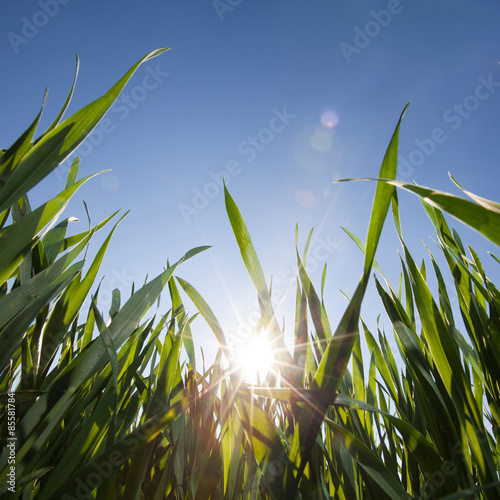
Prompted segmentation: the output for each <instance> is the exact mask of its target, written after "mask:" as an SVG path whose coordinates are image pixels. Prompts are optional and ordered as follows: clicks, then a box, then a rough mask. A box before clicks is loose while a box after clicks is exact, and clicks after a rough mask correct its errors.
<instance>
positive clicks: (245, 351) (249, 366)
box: [236, 334, 274, 384]
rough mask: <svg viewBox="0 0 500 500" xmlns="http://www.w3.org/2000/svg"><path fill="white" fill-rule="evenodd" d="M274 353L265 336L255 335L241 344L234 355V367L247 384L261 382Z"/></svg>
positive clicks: (269, 367) (270, 364)
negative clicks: (239, 371) (235, 366)
mask: <svg viewBox="0 0 500 500" xmlns="http://www.w3.org/2000/svg"><path fill="white" fill-rule="evenodd" d="M273 362H274V353H273V349H272V347H271V344H270V343H269V340H268V339H267V338H266V336H265V335H262V334H260V335H256V336H254V337H252V338H251V339H249V340H248V342H246V343H245V344H242V345H241V347H240V348H239V349H238V352H237V354H236V365H237V367H238V368H239V370H241V374H242V377H243V378H244V379H245V380H246V381H247V382H249V383H252V384H256V383H257V382H258V381H259V380H260V381H262V380H263V379H264V378H265V377H266V376H267V374H268V373H269V371H270V370H271V368H272V365H273Z"/></svg>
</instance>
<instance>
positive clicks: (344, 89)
mask: <svg viewBox="0 0 500 500" xmlns="http://www.w3.org/2000/svg"><path fill="white" fill-rule="evenodd" d="M0 36H1V43H0V54H1V60H2V63H3V66H2V67H3V71H2V72H1V74H0V82H1V89H2V114H1V120H0V132H1V135H0V137H1V147H3V148H6V147H8V146H10V145H11V144H12V143H13V142H14V140H15V139H16V138H17V137H18V136H19V135H20V134H21V133H22V132H23V131H24V130H25V128H26V127H27V126H28V124H29V123H30V122H31V121H32V120H33V118H34V116H35V115H36V113H37V112H38V110H39V107H40V105H41V101H42V97H43V92H44V89H45V87H48V88H49V95H48V101H47V105H46V108H45V112H44V116H43V118H42V122H41V127H40V132H41V131H42V130H43V129H44V128H45V127H47V126H48V125H49V124H50V123H51V122H52V120H53V119H54V117H55V116H56V114H57V112H58V111H59V109H60V106H61V105H62V103H63V102H64V99H65V96H66V93H67V91H68V89H69V87H70V85H71V82H72V79H73V74H74V67H75V53H78V55H79V57H80V61H81V65H80V73H79V78H78V82H77V87H76V91H75V94H74V98H73V101H72V104H71V106H70V109H69V112H68V114H67V115H66V116H69V114H71V113H73V112H75V111H77V110H78V109H80V108H81V107H82V106H83V105H85V104H87V103H88V102H90V101H92V100H94V99H96V98H97V97H99V96H101V95H102V94H103V93H105V92H106V91H107V90H108V88H109V87H111V86H112V85H113V84H114V83H115V82H116V81H117V80H118V79H119V78H120V77H121V76H122V75H123V74H124V73H125V72H126V70H127V69H128V68H129V67H130V66H132V65H133V64H134V63H135V62H136V61H137V60H138V59H139V58H140V57H142V56H144V55H145V54H146V53H148V52H149V51H151V50H153V49H156V48H159V47H171V50H169V51H167V52H166V53H164V54H162V55H161V56H160V57H158V58H155V59H153V60H152V61H149V62H148V63H146V64H144V65H143V66H141V67H140V68H139V70H138V71H137V72H136V74H135V75H134V76H133V78H132V79H131V81H130V82H129V84H128V85H127V87H126V88H125V91H124V94H123V96H122V97H121V98H120V99H119V100H118V101H117V103H116V104H115V106H114V107H113V108H112V109H111V110H110V112H109V113H108V115H107V121H106V122H103V124H102V125H101V127H100V128H99V130H98V131H96V132H94V134H93V136H92V137H91V138H90V139H89V140H88V141H87V143H85V144H84V145H83V146H82V147H81V148H80V151H79V153H80V155H81V169H80V175H81V176H83V175H88V174H90V173H94V172H97V171H100V170H103V169H108V168H111V169H112V172H111V173H107V174H105V175H102V176H101V177H98V178H96V179H94V180H92V181H90V182H89V183H88V184H87V185H86V186H85V187H84V188H82V189H81V190H80V191H79V192H78V193H77V195H76V196H75V198H74V200H73V201H72V202H71V203H70V205H69V207H68V209H67V211H66V213H65V216H66V217H67V216H70V215H74V216H76V217H78V218H79V219H80V221H81V222H79V223H74V225H73V229H72V230H73V231H74V232H78V231H81V230H83V229H84V228H86V225H87V222H86V217H85V212H84V210H83V203H82V200H85V201H86V202H87V204H88V206H89V209H90V213H91V216H92V221H93V222H94V223H97V222H99V221H100V220H102V219H103V218H105V217H106V216H107V215H108V214H110V213H111V212H113V211H115V210H117V209H123V210H129V209H130V210H131V212H130V214H129V215H128V216H127V217H126V219H125V220H124V221H123V222H122V224H121V225H120V227H119V229H118V231H117V232H116V233H115V236H114V237H113V240H112V243H111V246H110V249H109V251H108V253H107V256H106V258H105V261H104V263H103V267H102V271H103V272H102V274H104V275H105V278H104V281H103V285H102V294H101V296H102V303H101V307H102V308H106V307H107V305H109V297H110V294H111V290H112V289H113V288H114V287H118V288H120V289H121V291H122V294H123V295H124V296H128V290H129V289H130V286H131V283H132V281H135V282H136V283H142V282H143V281H144V279H145V276H146V274H149V277H150V278H152V277H154V276H156V275H157V274H158V273H159V272H161V270H162V269H163V267H164V266H165V265H166V263H167V258H168V259H170V261H171V262H173V261H175V260H177V259H178V258H179V257H180V256H181V255H182V254H183V253H185V252H186V251H187V250H189V249H190V248H192V247H194V246H199V245H205V244H208V245H212V246H213V248H212V249H211V250H209V251H207V252H205V253H204V254H202V255H199V256H198V257H197V258H196V259H193V260H191V261H189V262H187V263H185V264H183V265H182V267H181V268H179V270H178V275H179V276H182V277H183V278H184V279H187V280H188V281H189V282H191V283H192V284H193V285H194V286H195V287H197V288H198V290H199V291H200V293H201V294H202V295H203V296H204V297H205V298H206V300H207V301H208V302H209V304H210V305H211V306H212V308H213V309H214V312H215V313H216V315H217V316H218V317H219V318H220V321H221V323H222V324H223V326H224V328H225V329H226V331H232V332H236V331H237V330H238V324H239V323H241V322H243V323H245V322H247V321H249V317H251V314H252V312H253V311H254V309H255V293H254V292H253V289H252V285H251V282H250V280H249V279H248V277H247V275H246V271H245V269H244V266H243V264H242V262H241V259H240V256H239V252H238V249H237V246H236V243H235V241H234V238H233V236H232V233H231V229H230V226H229V222H228V220H227V216H226V214H225V210H224V201H223V196H222V189H221V187H220V181H221V178H222V176H223V175H224V176H225V177H226V182H227V184H228V188H229V190H230V192H231V194H232V195H233V197H234V198H235V200H236V202H237V204H238V205H239V207H240V209H241V211H242V213H243V215H244V217H245V219H246V221H247V224H248V227H249V230H250V232H251V234H252V237H253V241H254V244H255V246H256V248H257V252H258V253H259V256H260V258H261V262H262V265H263V268H264V271H265V274H266V277H267V278H269V277H270V276H271V274H272V275H273V280H274V289H275V290H276V292H277V293H278V294H280V293H281V294H282V295H286V290H287V289H288V288H289V284H290V282H292V283H293V273H294V270H295V268H296V265H295V254H294V229H295V224H296V223H298V224H299V231H300V242H301V245H303V243H304V241H305V238H306V236H307V233H308V231H309V230H310V228H311V227H313V226H314V227H315V228H316V230H315V234H316V239H315V240H314V243H313V246H312V248H311V252H310V256H311V258H312V260H311V269H310V274H311V276H312V278H313V281H314V282H315V283H316V284H317V285H318V286H319V283H320V279H321V269H322V266H323V265H324V263H325V262H327V263H328V275H327V287H326V296H325V302H326V304H327V309H328V312H329V315H330V320H331V322H332V323H333V325H334V326H336V324H337V323H338V320H339V319H340V316H341V313H342V312H343V309H344V308H345V305H346V302H345V299H344V298H343V297H342V295H341V294H340V292H339V290H343V291H348V290H350V291H351V292H352V291H353V290H354V288H355V286H356V284H357V282H358V280H359V277H360V275H361V271H362V255H361V254H360V252H359V251H358V250H357V248H356V247H355V245H354V244H353V243H351V242H350V241H349V240H348V238H347V237H346V236H345V235H344V233H343V231H342V230H341V229H340V226H344V227H347V228H349V229H350V230H351V231H353V232H354V233H355V234H357V235H358V236H360V237H362V238H364V237H365V234H366V228H367V224H368V220H369V214H370V208H371V203H372V199H373V194H374V189H375V184H373V183H342V184H333V183H332V181H333V180H335V179H339V178H345V177H364V176H369V177H374V176H376V175H377V173H378V170H379V167H380V163H381V160H382V158H383V154H384V151H385V148H386V147H387V144H388V142H389V140H390V137H391V135H392V132H393V130H394V127H395V125H396V122H397V119H398V117H399V114H400V112H401V111H402V109H403V107H404V106H405V104H406V103H407V102H408V101H409V100H411V101H412V103H411V106H410V108H409V110H408V112H407V114H406V116H405V118H404V120H403V124H402V128H401V134H400V158H401V160H400V165H399V168H400V173H399V175H398V177H399V178H400V179H401V180H405V181H408V182H411V181H415V182H417V183H419V184H421V185H425V186H430V187H434V188H438V189H442V190H445V191H451V192H454V193H457V189H456V188H455V187H454V185H453V184H452V182H451V181H450V179H449V177H448V172H451V173H452V174H453V175H454V177H455V178H456V179H457V180H458V181H459V182H461V184H462V185H463V186H465V187H466V188H467V189H468V190H470V191H473V192H475V193H477V194H479V195H481V196H483V197H486V198H490V199H495V200H497V201H498V200H499V196H498V193H499V189H498V188H499V186H500V182H499V180H500V173H499V164H498V158H499V153H500V141H499V140H498V139H499V134H500V121H499V118H498V117H499V112H500V65H499V60H500V4H498V2H497V1H496V0H488V1H487V0H482V1H481V0H479V1H475V2H472V1H465V0H462V1H458V0H453V1H451V0H443V1H440V2H435V1H430V0H413V1H412V0H399V1H398V0H389V1H386V0H384V1H375V2H370V1H352V2H333V1H325V0H323V1H316V2H309V3H306V2H299V1H284V0H283V1H278V0H275V1H269V0H268V1H264V0H254V1H250V0H219V1H214V2H212V1H204V2H202V1H198V2H185V1H181V0H168V1H166V0H164V1H159V0H156V1H143V2H132V1H124V0H120V1H117V0H113V1H111V0H110V1H106V2H97V1H86V2H83V1H77V0H72V1H71V0H58V1H57V0H45V1H44V0H40V1H31V0H30V1H23V2H13V1H10V2H3V5H2V16H1V17H0ZM64 168H65V167H64V166H63V167H62V168H61V169H59V170H57V171H55V172H54V173H52V174H51V175H50V177H49V178H47V179H46V180H45V181H44V182H43V183H42V184H41V185H40V186H38V187H37V188H35V189H34V190H33V192H32V193H31V202H32V206H38V205H39V204H40V203H41V202H43V201H45V200H47V199H48V196H51V197H52V196H55V195H56V194H57V193H58V192H59V191H60V190H62V189H63V187H64V180H63V179H64V177H63V175H62V174H63V173H64ZM400 199H401V213H402V222H403V232H404V234H405V236H406V238H407V239H408V243H409V246H410V248H411V249H412V250H413V251H414V252H415V254H416V255H417V256H423V255H424V254H425V249H424V247H423V245H422V242H421V240H423V241H425V242H426V243H427V244H428V245H429V246H430V247H431V248H434V249H435V246H433V243H432V240H431V238H430V236H431V235H432V226H431V224H430V222H428V221H427V220H426V218H425V215H424V213H423V210H422V209H421V207H420V205H419V202H418V200H417V199H415V197H414V196H413V195H410V194H405V193H401V195H400ZM455 225H457V226H458V224H455ZM460 234H461V235H463V239H464V240H465V242H466V243H470V244H471V246H473V247H474V248H475V249H476V250H477V251H478V252H479V255H480V257H481V258H482V259H483V260H484V261H485V266H486V269H487V271H490V273H491V274H493V277H496V278H497V279H498V276H499V272H498V265H496V264H495V263H494V262H493V260H492V259H491V258H490V257H489V256H488V255H487V254H486V250H492V251H494V252H496V253H497V254H498V253H500V251H499V250H498V249H497V248H493V245H492V244H491V245H490V244H489V243H488V242H487V241H486V240H484V239H483V238H481V237H479V236H477V235H476V234H475V233H473V232H472V231H469V230H467V229H462V228H460ZM104 236H105V235H101V241H102V238H103V237H104ZM93 248H94V250H95V249H97V242H95V243H94V247H93ZM397 250H399V243H398V241H397V239H396V237H395V232H394V230H393V228H392V223H391V220H390V219H388V224H387V228H386V230H384V234H383V239H382V242H381V248H380V250H379V252H378V254H377V260H378V261H379V263H380V265H381V267H382V269H384V271H386V274H387V275H388V276H389V277H390V278H391V279H392V281H393V283H394V285H396V284H397V281H396V280H397V278H398V276H399V264H398V262H399V258H398V254H397ZM436 253H437V249H436ZM371 288H372V290H371V291H370V292H369V293H368V296H367V299H366V304H365V307H364V309H363V311H362V315H363V317H364V318H365V320H366V321H367V322H368V323H369V324H370V325H374V324H375V322H376V317H377V314H378V313H379V312H381V311H382V307H381V303H380V301H379V299H378V298H377V297H376V296H375V293H374V292H373V287H371ZM290 292H291V294H290V299H291V300H289V302H290V303H292V304H293V297H294V293H295V291H294V287H292V288H291V289H290ZM283 314H284V315H285V324H286V325H289V326H291V325H292V323H293V314H292V313H291V309H290V304H288V305H285V307H284V308H283ZM196 324H197V325H198V326H197V327H196V328H194V334H195V342H196V345H197V346H200V345H202V346H206V345H207V343H208V342H211V341H212V339H213V337H212V336H211V334H209V333H208V332H207V330H206V327H205V326H204V325H203V322H202V320H201V319H198V320H196ZM386 325H387V323H386Z"/></svg>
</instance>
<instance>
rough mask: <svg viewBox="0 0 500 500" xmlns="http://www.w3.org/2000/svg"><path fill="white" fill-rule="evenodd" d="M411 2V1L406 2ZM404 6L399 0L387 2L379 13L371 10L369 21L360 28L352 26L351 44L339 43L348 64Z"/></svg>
mask: <svg viewBox="0 0 500 500" xmlns="http://www.w3.org/2000/svg"><path fill="white" fill-rule="evenodd" d="M408 1H409V2H411V1H412V0H408ZM403 9H404V6H403V5H401V2H400V0H389V1H388V2H387V5H386V8H385V9H381V10H379V11H375V10H371V11H370V16H371V19H370V20H369V21H368V22H367V23H366V24H365V25H364V26H363V27H362V28H360V27H359V26H354V38H353V40H352V43H347V42H340V44H339V47H340V50H341V51H342V54H343V55H344V57H345V60H346V61H347V62H348V64H350V63H351V61H352V58H353V56H354V55H355V54H356V55H359V54H361V52H362V51H363V49H365V48H366V47H368V46H369V45H370V44H371V43H372V41H373V39H374V38H376V37H377V36H379V35H380V33H381V32H382V29H383V28H387V26H389V24H390V23H391V21H392V20H393V18H394V16H397V15H398V14H401V12H403Z"/></svg>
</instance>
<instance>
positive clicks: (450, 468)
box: [418, 429, 498, 500]
mask: <svg viewBox="0 0 500 500" xmlns="http://www.w3.org/2000/svg"><path fill="white" fill-rule="evenodd" d="M476 437H477V439H478V441H479V442H480V443H481V444H484V445H488V446H489V441H488V437H487V435H486V434H485V433H484V432H483V430H481V429H476ZM463 446H464V445H463V444H462V442H460V441H458V442H456V443H455V444H454V445H453V448H452V452H453V455H454V457H453V460H445V461H444V462H443V463H442V464H441V468H440V469H439V470H436V471H434V472H432V473H431V474H428V475H427V478H426V479H425V481H424V483H423V485H422V489H421V491H420V496H419V497H418V498H419V499H420V500H424V499H425V500H428V499H429V498H433V497H434V496H435V495H436V493H438V491H439V489H440V488H441V487H443V486H444V484H445V483H446V481H447V476H454V475H456V474H457V472H458V467H457V461H459V460H461V461H463V462H464V465H465V467H468V466H469V465H468V463H469V462H468V458H467V457H466V456H465V453H464V448H463ZM490 487H491V485H490ZM493 487H495V486H494V485H493ZM497 488H498V486H497ZM488 489H489V488H488Z"/></svg>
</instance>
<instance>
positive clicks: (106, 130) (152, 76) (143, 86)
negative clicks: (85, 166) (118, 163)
mask: <svg viewBox="0 0 500 500" xmlns="http://www.w3.org/2000/svg"><path fill="white" fill-rule="evenodd" d="M169 75H170V73H168V72H165V71H162V70H161V69H160V65H159V64H156V66H155V67H154V68H153V67H152V66H147V67H146V74H145V75H144V77H143V78H142V81H141V83H140V84H138V85H135V86H134V87H133V88H132V89H131V90H130V91H127V92H125V91H124V92H122V93H121V94H120V96H119V97H118V98H117V100H116V102H115V103H114V104H113V106H112V107H111V109H110V110H109V111H108V113H107V114H106V116H105V117H104V118H103V119H102V120H101V121H100V122H99V123H98V125H97V126H96V127H95V128H94V130H92V132H91V133H90V134H89V135H88V136H87V138H86V139H85V141H84V142H83V143H82V144H80V146H79V147H78V148H77V149H76V150H75V151H74V152H73V153H71V155H70V156H69V157H68V158H66V160H65V161H64V163H62V164H61V165H59V166H58V167H57V168H56V169H55V174H56V176H57V178H58V180H59V182H61V183H63V182H65V181H66V177H67V175H68V172H69V169H70V166H71V162H72V161H73V159H74V158H75V157H76V156H79V157H80V158H84V157H86V156H89V155H90V154H91V153H92V152H93V151H94V149H95V148H96V147H98V146H99V145H100V144H102V142H103V141H104V138H105V136H106V135H109V134H112V133H113V132H114V131H115V130H116V124H115V121H116V118H117V119H119V120H121V121H123V120H126V119H127V118H128V116H129V115H130V113H131V111H132V110H133V109H136V108H137V107H138V106H139V105H140V103H141V102H144V101H145V100H146V98H147V97H148V95H149V93H150V92H151V91H153V90H155V89H157V88H158V87H159V86H160V84H161V83H163V82H164V80H165V78H166V77H167V76H169Z"/></svg>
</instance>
